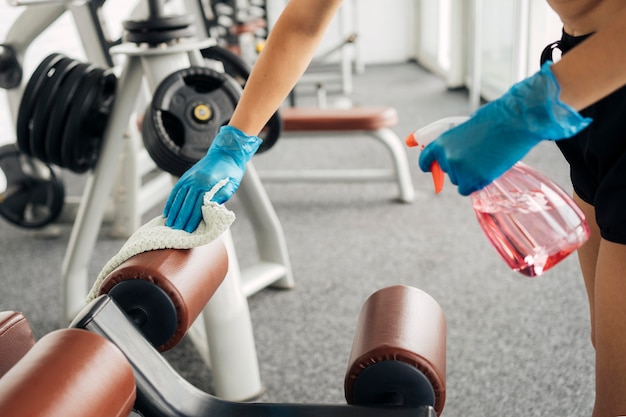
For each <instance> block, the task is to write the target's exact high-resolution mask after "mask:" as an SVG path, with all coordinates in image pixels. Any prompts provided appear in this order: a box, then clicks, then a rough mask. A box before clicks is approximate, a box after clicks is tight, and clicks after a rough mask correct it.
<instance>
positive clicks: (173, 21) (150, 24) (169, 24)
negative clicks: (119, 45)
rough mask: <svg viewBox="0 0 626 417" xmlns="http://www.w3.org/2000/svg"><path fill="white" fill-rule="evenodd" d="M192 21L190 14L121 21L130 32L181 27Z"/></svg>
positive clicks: (188, 24)
mask: <svg viewBox="0 0 626 417" xmlns="http://www.w3.org/2000/svg"><path fill="white" fill-rule="evenodd" d="M192 23H193V17H192V16H190V15H178V16H164V17H157V18H154V19H145V20H125V21H124V22H122V26H123V27H124V29H126V30H128V31H131V32H146V31H153V30H154V31H158V30H164V31H167V30H171V29H183V28H186V27H187V26H190V25H191V24H192Z"/></svg>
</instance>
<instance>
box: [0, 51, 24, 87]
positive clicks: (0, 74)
mask: <svg viewBox="0 0 626 417" xmlns="http://www.w3.org/2000/svg"><path fill="white" fill-rule="evenodd" d="M21 82H22V66H21V65H20V62H19V61H18V60H17V54H16V53H15V49H13V47H12V46H10V45H2V44H0V88H6V89H10V88H15V87H18V86H19V85H20V83H21Z"/></svg>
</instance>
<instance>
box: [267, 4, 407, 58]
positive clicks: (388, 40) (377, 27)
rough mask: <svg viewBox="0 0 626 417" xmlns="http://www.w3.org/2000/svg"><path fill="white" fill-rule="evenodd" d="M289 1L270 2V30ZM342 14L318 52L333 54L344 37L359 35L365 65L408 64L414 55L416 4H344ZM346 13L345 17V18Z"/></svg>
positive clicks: (360, 51) (360, 56) (358, 46)
mask: <svg viewBox="0 0 626 417" xmlns="http://www.w3.org/2000/svg"><path fill="white" fill-rule="evenodd" d="M286 3H287V0H268V2H267V5H268V14H269V18H270V26H271V24H272V23H273V22H274V21H275V20H276V18H277V17H278V14H280V12H281V10H282V8H283V7H284V6H285V4H286ZM342 8H343V10H342V11H341V12H340V14H339V15H337V16H336V17H335V19H334V20H333V22H332V24H331V26H330V28H329V29H328V32H327V34H326V37H325V38H324V40H323V42H322V44H321V45H320V48H319V51H320V52H324V51H328V50H330V49H331V48H332V47H333V46H335V45H337V43H338V42H340V40H341V39H343V37H342V31H341V29H342V28H341V22H342V21H341V19H342V18H343V19H345V20H344V22H345V23H344V24H345V30H344V34H347V33H350V32H351V31H354V32H356V33H358V40H357V50H356V54H357V56H358V58H359V60H360V61H361V62H362V63H364V64H366V65H367V64H382V63H394V62H406V61H407V60H409V59H411V58H413V57H414V52H415V35H414V32H415V8H416V1H415V0H391V1H388V2H383V1H380V0H344V4H343V5H342ZM342 13H345V15H342Z"/></svg>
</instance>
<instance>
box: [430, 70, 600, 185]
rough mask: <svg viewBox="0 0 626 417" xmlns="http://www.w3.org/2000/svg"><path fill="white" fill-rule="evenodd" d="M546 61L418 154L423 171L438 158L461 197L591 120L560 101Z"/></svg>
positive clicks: (558, 91) (571, 134) (573, 133)
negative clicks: (538, 147) (536, 148)
mask: <svg viewBox="0 0 626 417" xmlns="http://www.w3.org/2000/svg"><path fill="white" fill-rule="evenodd" d="M551 65H552V62H546V63H545V64H544V65H543V66H542V67H541V71H539V72H537V73H536V74H534V75H533V76H531V77H529V78H527V79H525V80H523V81H521V82H519V83H517V84H515V85H513V86H512V87H511V89H510V90H509V91H507V92H506V93H505V94H504V95H503V96H502V97H500V98H499V99H497V100H494V101H492V102H490V103H488V104H486V105H484V106H483V107H481V108H480V109H478V110H477V111H476V112H475V113H474V114H473V115H472V116H471V118H470V119H469V120H468V121H466V122H464V123H462V124H460V125H458V126H456V127H454V128H452V129H450V130H447V131H446V132H444V133H443V134H442V135H440V136H439V137H438V138H437V139H435V140H434V141H433V142H431V143H430V144H428V145H427V146H426V147H425V148H424V150H423V151H422V152H421V153H420V158H419V165H420V168H421V169H422V171H424V172H428V171H430V166H431V165H432V163H433V162H434V161H437V162H438V163H439V165H440V166H441V169H442V170H443V171H445V172H447V173H448V176H449V177H450V181H451V182H452V183H453V184H455V185H458V191H459V193H460V194H461V195H469V194H471V193H472V192H474V191H477V190H480V189H481V188H483V187H485V186H486V185H488V184H489V183H491V182H492V181H493V180H494V179H496V178H498V177H499V176H500V175H502V174H504V172H506V171H507V170H508V169H509V168H511V167H512V166H513V165H514V164H515V163H516V162H517V161H519V160H520V159H522V158H523V157H524V156H525V155H526V154H527V153H528V151H530V149H532V148H533V147H534V146H535V145H537V144H538V143H539V142H541V141H542V140H544V139H547V140H558V139H564V138H569V137H571V136H573V135H575V134H576V133H578V132H580V131H581V130H583V129H584V128H585V127H587V126H588V125H589V123H591V119H589V118H584V117H582V116H581V115H580V114H578V113H577V112H576V111H575V110H574V109H573V108H571V107H570V106H568V105H567V104H565V103H563V102H561V101H560V100H559V93H560V87H559V84H558V82H557V80H556V78H555V77H554V74H553V73H552V70H551V69H550V67H551Z"/></svg>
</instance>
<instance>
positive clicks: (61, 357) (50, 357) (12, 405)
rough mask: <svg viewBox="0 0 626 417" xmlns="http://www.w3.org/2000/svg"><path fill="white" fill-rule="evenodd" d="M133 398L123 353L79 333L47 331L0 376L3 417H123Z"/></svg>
mask: <svg viewBox="0 0 626 417" xmlns="http://www.w3.org/2000/svg"><path fill="white" fill-rule="evenodd" d="M0 346H1V345H0ZM135 398H136V392H135V380H134V375H133V370H132V368H131V367H130V364H129V363H128V361H127V360H126V358H125V357H124V355H123V354H122V352H120V350H119V349H117V348H116V347H115V346H114V345H113V343H111V342H109V341H108V340H106V339H105V338H104V337H102V336H99V335H97V334H95V333H92V332H88V331H85V330H82V329H60V330H56V331H53V332H51V333H48V334H47V335H45V336H44V337H42V338H41V339H40V340H39V341H38V342H37V343H35V345H34V346H33V347H32V349H30V350H29V351H28V353H26V355H24V357H23V358H21V359H20V360H19V361H18V362H17V363H16V364H15V365H14V366H13V367H12V368H11V369H9V371H8V372H7V373H6V374H5V375H4V376H2V377H1V378H0V415H2V416H6V417H18V416H31V417H79V416H80V417H127V416H128V415H129V413H130V412H131V410H132V407H133V404H134V403H135Z"/></svg>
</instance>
